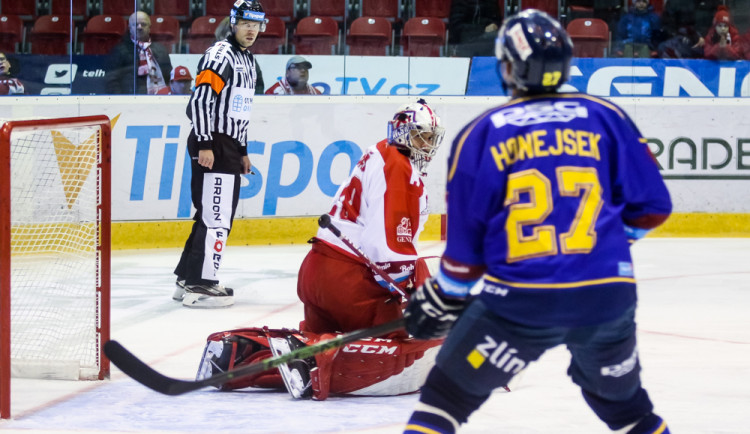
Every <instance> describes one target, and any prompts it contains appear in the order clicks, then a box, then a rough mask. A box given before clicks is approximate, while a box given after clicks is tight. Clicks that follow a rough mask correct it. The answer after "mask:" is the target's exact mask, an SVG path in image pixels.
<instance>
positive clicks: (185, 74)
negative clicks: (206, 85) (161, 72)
mask: <svg viewBox="0 0 750 434" xmlns="http://www.w3.org/2000/svg"><path fill="white" fill-rule="evenodd" d="M192 93H193V76H192V75H190V70H188V69H187V68H186V67H184V66H176V67H175V68H174V69H173V70H172V73H171V74H170V76H169V87H164V88H162V89H161V90H160V91H159V92H158V94H159V95H190V94H192Z"/></svg>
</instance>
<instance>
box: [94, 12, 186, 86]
mask: <svg viewBox="0 0 750 434" xmlns="http://www.w3.org/2000/svg"><path fill="white" fill-rule="evenodd" d="M128 27H129V28H130V32H129V34H128V35H125V37H123V39H122V41H121V42H120V43H119V44H117V45H115V46H114V48H112V51H111V52H110V68H109V75H110V78H109V81H108V82H107V92H108V93H111V94H148V95H155V94H157V93H158V92H159V90H160V89H162V88H165V87H167V83H166V80H165V77H169V74H170V72H171V71H172V63H170V61H169V51H168V50H167V49H166V48H165V47H164V46H163V45H161V44H159V43H156V42H151V18H150V17H149V16H148V14H147V13H145V12H142V11H138V12H135V13H134V14H132V15H131V16H130V18H129V19H128ZM134 53H135V56H134ZM134 58H135V62H134Z"/></svg>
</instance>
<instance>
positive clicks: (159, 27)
mask: <svg viewBox="0 0 750 434" xmlns="http://www.w3.org/2000/svg"><path fill="white" fill-rule="evenodd" d="M180 39H181V38H180V22H179V21H178V20H177V18H175V17H172V16H168V15H151V40H152V41H154V42H158V43H160V44H162V45H164V46H165V47H167V49H168V50H169V52H170V53H179V52H180V51H179V49H180Z"/></svg>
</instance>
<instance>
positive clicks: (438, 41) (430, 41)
mask: <svg viewBox="0 0 750 434" xmlns="http://www.w3.org/2000/svg"><path fill="white" fill-rule="evenodd" d="M444 46H445V23H444V22H443V20H441V19H440V18H436V17H414V18H409V20H407V21H406V23H405V24H404V29H403V31H402V33H401V49H402V51H403V54H404V55H405V56H423V57H436V56H440V54H441V49H442V48H443V47H444Z"/></svg>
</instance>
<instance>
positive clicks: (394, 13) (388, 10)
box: [359, 0, 401, 22]
mask: <svg viewBox="0 0 750 434" xmlns="http://www.w3.org/2000/svg"><path fill="white" fill-rule="evenodd" d="M359 4H360V8H359V11H360V12H359V13H360V16H362V17H384V18H388V21H390V22H399V21H401V0H359Z"/></svg>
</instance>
